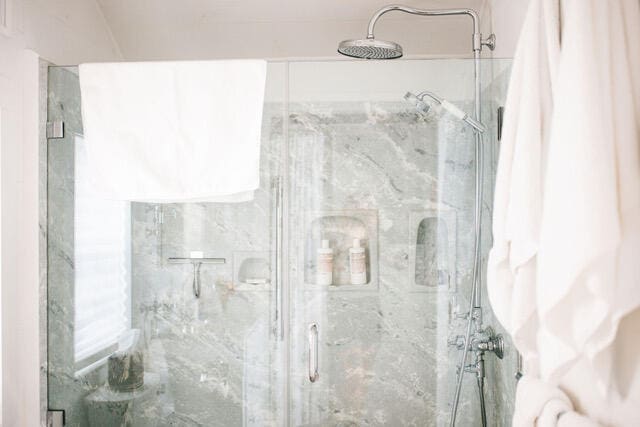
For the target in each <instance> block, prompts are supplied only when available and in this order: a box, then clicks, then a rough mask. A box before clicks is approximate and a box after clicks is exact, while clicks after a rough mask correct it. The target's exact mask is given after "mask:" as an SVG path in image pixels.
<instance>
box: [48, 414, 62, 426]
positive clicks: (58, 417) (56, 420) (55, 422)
mask: <svg viewBox="0 0 640 427" xmlns="http://www.w3.org/2000/svg"><path fill="white" fill-rule="evenodd" d="M64 421H65V420H64V411H61V410H48V411H47V427H63V426H64Z"/></svg>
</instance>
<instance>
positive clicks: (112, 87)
mask: <svg viewBox="0 0 640 427" xmlns="http://www.w3.org/2000/svg"><path fill="white" fill-rule="evenodd" d="M79 72H80V89H81V95H82V119H83V127H84V137H85V141H86V143H87V156H88V161H89V164H90V168H91V170H92V183H93V186H94V188H95V190H96V192H97V193H98V194H100V195H101V196H102V197H104V198H108V199H116V200H131V201H145V202H184V201H213V202H215V201H222V202H233V201H245V200H250V199H251V198H252V197H253V191H254V190H256V189H257V188H258V187H259V185H260V175H259V167H260V133H261V125H262V110H263V101H264V90H265V79H266V62H265V61H259V60H233V61H188V62H144V63H141V62H132V63H107V64H82V65H80V67H79Z"/></svg>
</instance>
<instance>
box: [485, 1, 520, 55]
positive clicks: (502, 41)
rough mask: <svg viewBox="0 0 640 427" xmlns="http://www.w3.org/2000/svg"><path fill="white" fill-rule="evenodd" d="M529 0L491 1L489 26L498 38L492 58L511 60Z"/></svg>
mask: <svg viewBox="0 0 640 427" xmlns="http://www.w3.org/2000/svg"><path fill="white" fill-rule="evenodd" d="M528 5H529V0H491V24H492V28H493V32H494V33H495V34H496V37H497V38H498V40H497V43H496V50H495V51H493V57H494V58H512V57H513V53H514V51H515V48H516V43H517V42H518V36H519V35H520V29H521V27H522V23H523V21H524V15H525V12H526V11H527V6H528Z"/></svg>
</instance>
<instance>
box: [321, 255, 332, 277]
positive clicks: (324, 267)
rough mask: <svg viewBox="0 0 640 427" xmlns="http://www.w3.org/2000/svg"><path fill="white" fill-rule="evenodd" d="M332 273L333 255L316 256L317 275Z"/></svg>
mask: <svg viewBox="0 0 640 427" xmlns="http://www.w3.org/2000/svg"><path fill="white" fill-rule="evenodd" d="M332 272H333V254H318V273H332Z"/></svg>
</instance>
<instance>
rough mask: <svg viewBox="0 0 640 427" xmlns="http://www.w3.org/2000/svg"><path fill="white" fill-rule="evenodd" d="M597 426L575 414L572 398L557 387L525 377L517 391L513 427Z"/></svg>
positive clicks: (593, 422)
mask: <svg viewBox="0 0 640 427" xmlns="http://www.w3.org/2000/svg"><path fill="white" fill-rule="evenodd" d="M534 426H535V427H556V426H557V427H562V426H564V427H597V426H599V424H598V423H597V422H595V421H593V420H590V419H589V418H587V417H585V416H583V415H580V414H579V413H577V412H575V410H574V408H573V404H572V403H571V399H569V397H568V396H567V395H566V394H565V393H564V392H563V391H562V390H560V389H559V388H558V387H555V386H554V385H552V384H550V383H547V382H544V381H542V380H540V379H538V378H536V377H534V376H532V375H525V376H524V377H522V378H521V379H520V381H519V382H518V389H517V390H516V404H515V412H514V414H513V427H534Z"/></svg>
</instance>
